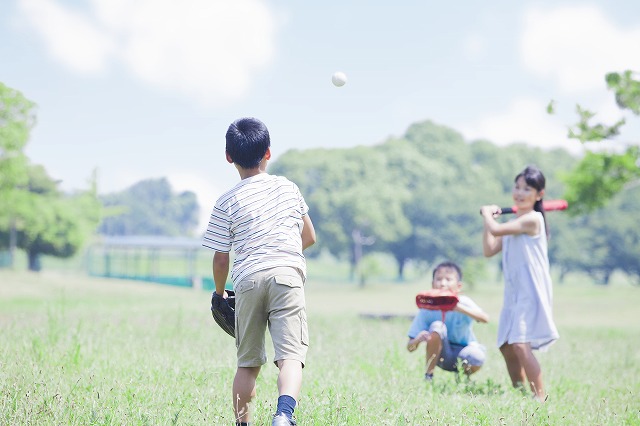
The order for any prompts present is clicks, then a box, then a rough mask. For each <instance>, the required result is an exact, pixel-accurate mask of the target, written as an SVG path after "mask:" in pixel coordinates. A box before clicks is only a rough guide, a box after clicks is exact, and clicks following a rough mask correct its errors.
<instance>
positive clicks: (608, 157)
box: [565, 71, 640, 214]
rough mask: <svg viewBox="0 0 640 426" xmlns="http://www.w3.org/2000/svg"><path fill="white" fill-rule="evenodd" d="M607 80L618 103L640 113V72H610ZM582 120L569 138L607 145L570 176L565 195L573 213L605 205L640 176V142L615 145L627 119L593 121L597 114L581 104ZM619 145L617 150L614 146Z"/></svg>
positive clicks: (585, 211)
mask: <svg viewBox="0 0 640 426" xmlns="http://www.w3.org/2000/svg"><path fill="white" fill-rule="evenodd" d="M605 80H606V83H607V86H608V88H609V89H610V90H612V91H613V92H614V94H615V99H616V102H617V104H618V106H619V107H620V108H621V109H622V110H628V111H630V112H631V113H633V114H634V115H636V116H637V115H640V79H639V77H638V73H636V72H633V71H624V72H622V73H618V72H612V73H609V74H607V75H606V78H605ZM577 112H578V115H579V121H578V123H577V124H576V125H575V126H573V127H572V128H571V129H569V137H570V138H574V139H577V140H579V141H580V142H582V143H583V144H585V143H589V142H595V143H599V144H600V145H602V144H605V145H608V146H604V147H602V148H609V149H600V150H597V151H588V152H587V153H586V154H585V156H584V158H583V159H582V160H581V161H580V163H579V164H578V165H577V166H576V167H575V169H574V170H573V171H572V172H571V173H569V174H568V175H567V176H566V177H565V180H566V183H567V192H566V194H565V198H566V199H567V200H568V201H569V203H570V205H571V206H572V209H571V212H572V213H573V214H581V213H588V212H591V211H594V210H596V209H598V208H601V207H603V206H604V205H605V204H606V203H607V202H608V201H609V200H610V199H611V198H612V197H613V196H614V195H615V194H618V193H619V192H620V191H622V190H623V189H624V188H625V187H626V186H627V185H629V184H630V183H632V182H637V181H638V179H640V148H639V147H638V141H635V142H628V143H625V144H623V145H625V146H624V147H623V149H622V150H620V149H619V147H613V146H612V144H611V141H612V140H613V139H615V138H616V137H617V136H618V135H619V133H620V129H621V127H622V126H623V125H624V124H625V120H624V119H622V120H619V121H618V122H616V123H614V124H613V125H610V126H609V125H605V124H602V123H597V124H592V123H591V122H590V121H591V119H592V118H593V117H594V116H595V114H594V113H593V112H591V111H589V110H586V109H583V108H582V107H580V106H579V105H578V107H577ZM614 148H617V149H614Z"/></svg>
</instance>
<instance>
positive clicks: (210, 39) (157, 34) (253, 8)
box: [19, 0, 278, 103]
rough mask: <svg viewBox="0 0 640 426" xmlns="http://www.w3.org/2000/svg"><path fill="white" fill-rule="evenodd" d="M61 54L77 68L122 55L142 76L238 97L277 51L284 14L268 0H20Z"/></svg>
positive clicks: (96, 66) (187, 90)
mask: <svg viewBox="0 0 640 426" xmlns="http://www.w3.org/2000/svg"><path fill="white" fill-rule="evenodd" d="M19 2H20V6H21V7H20V10H21V13H22V14H23V15H24V17H25V20H26V22H27V23H29V24H30V26H31V27H32V30H33V31H36V32H37V33H38V34H39V35H40V36H41V37H42V39H43V41H44V42H45V45H46V47H47V49H48V50H49V52H50V53H51V54H52V56H53V57H54V58H56V59H57V60H58V61H60V62H61V63H62V64H64V65H66V66H68V67H69V68H71V69H73V70H76V71H85V72H97V71H104V70H106V69H108V66H109V62H108V60H109V59H112V60H117V61H118V62H119V63H120V64H123V65H124V67H125V68H126V69H128V70H129V71H131V72H132V73H133V74H134V75H135V76H136V77H137V78H139V79H140V80H142V81H144V82H146V83H148V84H150V85H152V86H155V87H159V88H162V89H164V90H166V91H169V92H175V93H179V94H182V95H186V96H188V97H191V98H195V99H197V100H199V101H202V102H203V103H220V102H221V101H225V100H233V99H238V98H240V97H242V95H244V93H246V91H247V90H248V88H249V86H250V83H251V79H252V76H253V75H254V74H255V73H256V71H259V70H260V69H261V68H263V67H265V66H267V65H268V64H269V62H270V60H271V58H272V56H273V54H274V51H275V47H274V43H275V35H276V29H277V22H278V20H277V19H276V17H275V16H274V14H273V13H272V12H271V10H270V9H269V8H268V7H267V5H266V3H265V2H264V1H262V0H234V1H225V0H183V1H180V2H176V1H173V0H91V4H90V7H88V8H87V9H86V10H82V11H80V10H79V9H73V8H71V7H70V6H65V5H63V4H61V2H60V0H19Z"/></svg>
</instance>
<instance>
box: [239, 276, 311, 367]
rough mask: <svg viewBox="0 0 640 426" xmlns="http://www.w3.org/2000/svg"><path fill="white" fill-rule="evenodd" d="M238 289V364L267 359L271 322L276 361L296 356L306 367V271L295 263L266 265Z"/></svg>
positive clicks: (265, 360) (307, 341) (246, 365)
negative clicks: (267, 339) (265, 267)
mask: <svg viewBox="0 0 640 426" xmlns="http://www.w3.org/2000/svg"><path fill="white" fill-rule="evenodd" d="M234 291H235V293H236V347H237V350H238V367H259V366H261V365H264V364H265V363H266V362H267V354H266V351H265V332H266V328H267V326H268V327H269V332H270V334H271V340H272V342H273V349H274V351H275V356H274V358H273V362H274V363H277V361H280V360H296V361H300V362H301V363H302V366H303V367H304V363H305V359H306V356H307V349H308V346H309V337H308V335H309V332H308V330H307V313H306V309H305V298H304V278H303V275H302V273H301V272H300V271H299V270H298V269H297V268H291V267H277V268H271V269H265V270H263V271H258V272H256V273H254V274H251V275H248V276H247V277H246V278H244V279H243V280H242V281H240V282H238V283H237V284H236V285H235V287H234Z"/></svg>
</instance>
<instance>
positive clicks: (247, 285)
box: [234, 280, 256, 293]
mask: <svg viewBox="0 0 640 426" xmlns="http://www.w3.org/2000/svg"><path fill="white" fill-rule="evenodd" d="M255 286H256V282H255V281H253V280H248V281H241V282H240V283H238V285H237V286H236V288H235V289H234V291H235V292H236V293H244V292H246V291H249V290H251V289H253V288H254V287H255Z"/></svg>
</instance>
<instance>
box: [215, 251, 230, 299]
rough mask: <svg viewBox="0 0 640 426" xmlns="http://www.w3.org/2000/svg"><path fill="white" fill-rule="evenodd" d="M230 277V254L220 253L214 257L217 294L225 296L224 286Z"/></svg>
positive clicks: (216, 253)
mask: <svg viewBox="0 0 640 426" xmlns="http://www.w3.org/2000/svg"><path fill="white" fill-rule="evenodd" d="M228 276H229V253H223V252H220V251H217V252H215V254H214V255H213V282H214V283H215V284H216V293H218V294H219V295H220V296H222V295H223V294H224V286H225V284H226V283H227V277H228Z"/></svg>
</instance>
